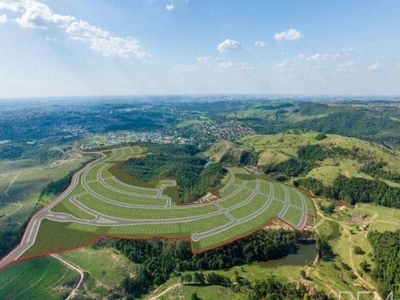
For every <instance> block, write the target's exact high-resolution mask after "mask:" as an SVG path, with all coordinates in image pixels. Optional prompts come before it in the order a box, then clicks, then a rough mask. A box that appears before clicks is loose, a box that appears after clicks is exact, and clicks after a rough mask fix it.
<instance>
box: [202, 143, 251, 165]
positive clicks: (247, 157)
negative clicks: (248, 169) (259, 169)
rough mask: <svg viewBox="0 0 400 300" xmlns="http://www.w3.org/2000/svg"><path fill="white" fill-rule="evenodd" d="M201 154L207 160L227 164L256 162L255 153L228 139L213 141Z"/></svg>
mask: <svg viewBox="0 0 400 300" xmlns="http://www.w3.org/2000/svg"><path fill="white" fill-rule="evenodd" d="M203 155H204V157H206V158H207V159H209V160H212V161H214V162H218V163H222V164H224V165H228V166H245V165H255V164H256V162H257V156H256V155H255V153H253V152H252V151H249V150H246V149H244V148H242V147H240V146H239V145H237V144H235V143H232V142H230V141H219V142H216V143H214V144H213V145H212V146H211V147H210V149H209V150H207V151H206V152H204V153H203Z"/></svg>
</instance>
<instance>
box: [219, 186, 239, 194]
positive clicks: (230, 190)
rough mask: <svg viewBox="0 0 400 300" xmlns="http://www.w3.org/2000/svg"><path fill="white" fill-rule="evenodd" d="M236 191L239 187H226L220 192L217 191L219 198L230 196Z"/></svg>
mask: <svg viewBox="0 0 400 300" xmlns="http://www.w3.org/2000/svg"><path fill="white" fill-rule="evenodd" d="M237 189H239V186H237V185H228V186H225V187H224V188H223V190H222V188H221V189H219V195H220V196H221V197H226V196H228V195H230V194H232V193H233V192H235V191H236V190H237ZM221 190H222V191H221Z"/></svg>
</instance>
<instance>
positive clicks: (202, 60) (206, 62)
mask: <svg viewBox="0 0 400 300" xmlns="http://www.w3.org/2000/svg"><path fill="white" fill-rule="evenodd" d="M196 61H197V63H198V64H199V65H201V66H205V67H207V68H210V67H212V66H213V65H214V60H213V59H212V58H211V57H207V56H200V57H198V58H197V60H196Z"/></svg>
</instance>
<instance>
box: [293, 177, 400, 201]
mask: <svg viewBox="0 0 400 300" xmlns="http://www.w3.org/2000/svg"><path fill="white" fill-rule="evenodd" d="M294 184H295V185H302V186H304V187H305V188H306V189H308V190H310V191H311V192H313V193H314V195H316V196H323V197H326V198H330V199H334V200H344V201H346V202H348V203H349V204H352V205H353V204H356V203H357V202H364V203H371V202H372V203H376V204H379V205H383V206H387V207H394V208H400V188H397V187H392V186H389V185H387V184H386V183H385V182H383V181H380V180H368V179H364V178H356V177H354V178H347V177H345V176H343V175H339V177H338V178H336V179H335V181H334V182H333V184H332V186H325V185H324V184H323V183H322V182H321V181H319V180H318V179H315V178H303V179H298V180H296V181H294Z"/></svg>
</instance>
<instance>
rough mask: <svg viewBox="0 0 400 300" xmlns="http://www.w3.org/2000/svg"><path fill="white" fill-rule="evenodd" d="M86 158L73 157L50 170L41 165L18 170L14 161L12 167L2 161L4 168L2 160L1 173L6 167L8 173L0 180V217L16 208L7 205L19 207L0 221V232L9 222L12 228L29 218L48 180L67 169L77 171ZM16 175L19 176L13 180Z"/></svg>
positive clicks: (56, 177) (46, 166)
mask: <svg viewBox="0 0 400 300" xmlns="http://www.w3.org/2000/svg"><path fill="white" fill-rule="evenodd" d="M87 159H88V158H87V157H80V156H77V155H74V156H73V157H72V158H70V159H69V160H66V161H63V162H62V163H61V164H52V167H49V165H41V166H34V167H29V168H20V167H18V166H19V165H18V163H17V162H14V163H12V164H7V162H5V163H4V165H3V161H1V162H0V173H2V174H4V173H3V172H5V170H3V169H4V168H7V173H5V174H7V175H6V176H5V177H4V178H0V216H1V215H5V214H7V213H10V212H12V211H14V210H15V209H16V208H17V206H15V205H12V204H11V205H10V203H20V204H22V207H21V209H19V210H18V211H15V212H14V213H12V214H11V215H9V216H7V217H4V218H0V230H1V229H5V228H7V226H10V225H9V224H10V223H11V225H12V226H13V227H15V222H20V223H24V222H26V221H27V218H28V216H29V215H30V214H31V213H32V210H33V208H34V206H35V204H36V201H37V200H38V198H39V195H40V191H41V190H42V188H44V187H45V186H46V185H47V184H48V183H49V182H50V181H51V180H57V179H60V178H62V177H64V176H65V175H66V174H67V173H68V172H69V171H70V170H72V169H76V168H78V167H79V166H80V165H81V164H82V162H84V161H86V160H87ZM3 167H4V168H3ZM18 173H19V175H18V177H16V175H17V174H18ZM14 178H15V180H14V181H13V183H12V185H11V186H10V188H9V189H8V191H7V195H8V197H7V195H5V192H6V190H7V188H8V186H9V184H10V183H11V181H12V180H13V179H14ZM8 218H9V220H8Z"/></svg>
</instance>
